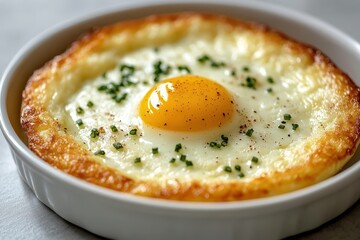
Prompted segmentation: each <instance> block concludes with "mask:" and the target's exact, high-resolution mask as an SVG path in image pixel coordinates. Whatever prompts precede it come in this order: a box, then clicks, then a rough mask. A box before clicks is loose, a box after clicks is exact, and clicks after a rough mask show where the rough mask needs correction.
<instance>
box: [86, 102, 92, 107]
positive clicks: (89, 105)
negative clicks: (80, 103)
mask: <svg viewBox="0 0 360 240" xmlns="http://www.w3.org/2000/svg"><path fill="white" fill-rule="evenodd" d="M86 106H88V107H89V108H91V107H93V106H94V103H93V102H92V101H88V102H87V104H86Z"/></svg>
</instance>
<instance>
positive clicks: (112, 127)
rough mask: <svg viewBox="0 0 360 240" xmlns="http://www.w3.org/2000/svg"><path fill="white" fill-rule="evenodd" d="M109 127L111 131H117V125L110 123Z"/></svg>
mask: <svg viewBox="0 0 360 240" xmlns="http://www.w3.org/2000/svg"><path fill="white" fill-rule="evenodd" d="M110 128H111V131H112V132H117V131H118V129H117V127H116V126H115V125H111V126H110Z"/></svg>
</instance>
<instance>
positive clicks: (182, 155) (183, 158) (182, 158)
mask: <svg viewBox="0 0 360 240" xmlns="http://www.w3.org/2000/svg"><path fill="white" fill-rule="evenodd" d="M180 161H182V162H185V161H186V155H184V154H181V156H180Z"/></svg>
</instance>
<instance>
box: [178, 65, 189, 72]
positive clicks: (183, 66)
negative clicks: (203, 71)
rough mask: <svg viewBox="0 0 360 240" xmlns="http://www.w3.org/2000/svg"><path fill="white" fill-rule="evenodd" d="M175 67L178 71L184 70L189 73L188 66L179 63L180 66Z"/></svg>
mask: <svg viewBox="0 0 360 240" xmlns="http://www.w3.org/2000/svg"><path fill="white" fill-rule="evenodd" d="M177 69H178V70H179V71H185V72H187V73H191V71H190V68H189V67H188V66H185V65H180V66H178V67H177Z"/></svg>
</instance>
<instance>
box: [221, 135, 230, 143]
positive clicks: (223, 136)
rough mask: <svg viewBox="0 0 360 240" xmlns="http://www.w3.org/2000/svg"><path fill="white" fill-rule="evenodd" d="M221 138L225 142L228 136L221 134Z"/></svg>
mask: <svg viewBox="0 0 360 240" xmlns="http://www.w3.org/2000/svg"><path fill="white" fill-rule="evenodd" d="M221 139H222V140H223V141H224V142H226V143H227V142H228V141H229V138H228V137H226V136H225V135H221Z"/></svg>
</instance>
